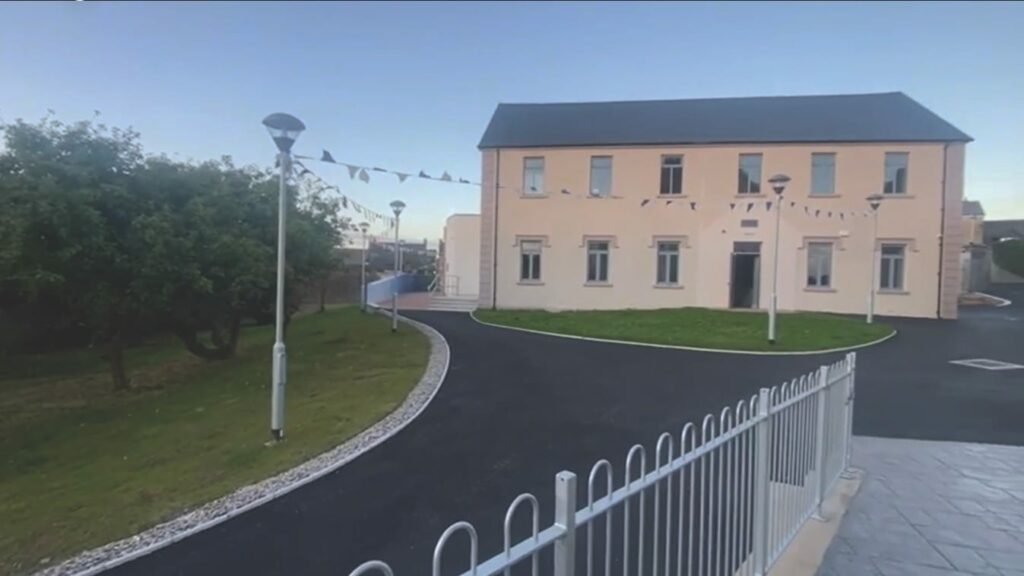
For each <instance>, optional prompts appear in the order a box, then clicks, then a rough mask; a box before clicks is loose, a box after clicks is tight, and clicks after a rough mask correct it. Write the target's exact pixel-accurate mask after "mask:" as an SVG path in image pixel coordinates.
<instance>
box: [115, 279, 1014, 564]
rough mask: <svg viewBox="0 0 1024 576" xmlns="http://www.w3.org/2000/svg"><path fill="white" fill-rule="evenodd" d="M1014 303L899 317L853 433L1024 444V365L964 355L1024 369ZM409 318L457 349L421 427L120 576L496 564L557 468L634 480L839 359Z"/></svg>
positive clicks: (874, 365)
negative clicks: (744, 406) (511, 524)
mask: <svg viewBox="0 0 1024 576" xmlns="http://www.w3.org/2000/svg"><path fill="white" fill-rule="evenodd" d="M1011 297H1015V298H1017V302H1020V303H1021V304H1018V303H1015V304H1014V305H1013V306H1010V307H1006V308H999V309H987V310H973V311H968V312H966V313H965V314H964V317H963V318H962V319H961V320H960V321H958V322H940V321H926V320H917V321H914V320H903V319H897V320H891V321H892V323H893V324H895V325H896V326H897V328H898V329H899V330H900V334H899V335H898V336H897V337H896V338H894V339H892V340H890V341H888V342H886V343H884V344H881V345H879V346H877V347H874V348H869V349H866V350H863V351H861V352H860V354H859V359H858V377H857V384H858V397H857V408H856V418H855V425H854V431H855V433H857V434H865V435H878V436H894V437H912V438H929V439H937V440H967V441H983V442H996V443H1010V444H1021V445H1024V418H1021V417H1020V416H1019V414H1020V413H1021V410H1022V408H1024V370H1018V371H1005V372H987V371H983V370H978V369H973V368H967V367H962V366H955V365H951V364H949V363H948V362H949V360H953V359H962V358H977V357H982V358H992V359H997V360H1003V361H1010V362H1014V361H1015V362H1019V363H1021V364H1024V345H1022V344H1021V339H1022V338H1024V306H1022V304H1024V290H1019V289H1018V290H1017V291H1016V293H1015V294H1011ZM410 316H412V317H414V318H416V319H418V320H421V321H424V322H426V323H428V324H430V325H432V326H434V327H435V328H437V329H438V330H439V331H440V332H441V333H442V334H443V335H444V336H445V338H446V339H447V340H448V342H449V344H450V346H451V351H452V358H451V367H450V370H449V373H448V377H447V379H446V380H445V383H444V384H443V386H442V388H441V390H440V391H439V393H438V395H437V397H436V398H435V399H434V401H433V402H432V404H431V405H430V406H429V407H428V408H427V409H426V410H425V411H424V413H423V414H422V415H421V416H420V417H419V418H418V419H417V420H415V421H414V422H412V423H411V424H410V425H409V426H408V427H406V428H405V429H404V430H403V431H402V432H400V433H399V434H397V435H396V436H395V437H393V438H392V439H390V440H388V441H387V442H386V443H384V444H383V445H381V446H379V447H378V448H376V449H374V450H372V451H370V452H369V453H367V454H364V455H363V456H361V457H359V458H358V459H357V460H355V461H353V462H352V463H350V464H349V465H347V466H345V467H343V468H342V469H340V470H338V471H337V472H335V473H333V474H330V475H328V476H326V477H324V478H322V479H320V480H317V481H316V482H313V483H311V484H308V485H306V486H304V487H302V488H300V489H298V490H296V491H294V492H292V493H290V494H288V495H286V496H284V497H282V498H280V499H278V500H275V501H273V502H271V503H268V504H266V505H264V506H262V507H260V508H257V509H255V510H252V511H250V512H247V513H245V514H243V515H241V516H238V517H236V518H233V519H231V520H229V521H227V522H225V523H223V524H220V525H219V526H217V527H215V528H212V529H210V530H207V531H205V532H202V533H200V534H197V535H195V536H192V537H190V538H188V539H186V540H183V541H181V542H178V543H176V544H174V545H171V546H169V547H167V548H164V549H162V550H160V551H158V552H156V553H153V554H151V555H148V556H145V557H143V558H141V559H138V560H136V561H133V562H130V563H128V564H125V565H122V566H120V567H118V568H115V569H114V570H111V571H110V572H108V574H118V575H122V574H138V575H147V576H153V575H170V574H175V575H177V574H181V575H184V574H188V575H205V574H218V575H222V574H247V575H259V574H296V575H320V574H324V575H326V574H332V575H345V574H348V572H349V571H350V570H352V569H353V568H354V567H355V566H357V565H358V564H360V563H361V562H363V561H365V560H369V559H381V560H385V561H387V562H388V563H389V564H391V566H392V567H393V568H395V572H396V574H397V575H398V576H403V575H413V574H424V573H426V572H427V571H428V570H429V569H430V562H431V557H432V553H433V547H434V544H435V542H436V539H437V537H438V536H439V535H440V534H441V532H442V531H443V530H444V529H445V528H446V527H447V526H448V525H450V524H451V523H453V522H455V521H458V520H468V521H470V522H472V523H473V524H474V525H475V526H476V527H477V529H478V531H479V533H480V545H481V550H480V558H481V559H483V558H487V557H489V556H490V555H492V554H494V553H496V552H497V551H498V550H499V546H500V541H501V522H502V519H503V518H504V514H505V510H506V507H507V506H508V504H509V502H510V501H511V500H512V499H513V498H514V497H515V496H516V495H517V494H519V493H521V492H532V493H534V494H535V495H536V496H537V497H538V498H539V499H540V503H541V509H542V515H541V522H542V525H543V524H546V523H547V522H549V521H550V518H551V516H550V515H551V500H552V488H553V484H554V475H555V474H556V473H557V472H558V471H560V470H563V469H568V470H572V471H575V472H576V473H577V474H580V475H582V476H584V477H585V476H586V474H587V473H588V472H589V470H590V467H591V465H592V464H593V463H594V462H595V461H596V460H598V459H600V458H608V459H609V460H611V461H612V462H613V463H614V464H615V465H616V471H617V474H616V476H617V478H618V477H621V476H620V475H621V470H622V468H621V466H622V464H621V463H622V462H623V460H624V458H625V454H626V451H627V449H628V448H629V447H630V446H631V445H632V444H634V443H637V442H642V443H644V444H646V445H648V447H649V449H651V450H652V449H653V444H654V441H655V439H656V438H657V436H658V434H659V433H661V432H663V431H669V432H672V433H673V434H678V432H679V430H680V429H681V428H682V426H683V425H684V424H685V423H686V422H689V421H695V422H698V421H699V420H700V419H701V418H702V417H703V416H704V415H705V414H706V413H708V412H716V413H717V412H718V411H719V410H720V409H721V408H722V407H723V406H725V405H726V404H731V405H735V403H736V401H737V400H738V399H739V398H742V397H749V396H750V395H752V394H753V393H755V392H756V390H757V389H758V388H760V387H761V386H770V385H776V384H779V383H781V382H782V381H784V380H785V379H787V378H790V377H793V376H797V375H799V374H802V373H804V372H807V371H810V370H812V369H814V368H816V367H817V366H819V365H820V364H823V363H826V362H830V361H834V360H835V359H837V358H838V357H839V356H840V355H818V356H798V357H764V356H736V355H729V354H709V353H697V352H686V351H676V350H665V349H657V348H645V347H636V346H621V345H614V344H601V343H593V342H584V341H578V340H569V339H563V338H553V337H546V336H539V335H532V334H525V333H520V332H514V331H508V330H502V329H498V328H491V327H487V326H483V325H479V324H477V323H475V322H474V321H473V320H472V319H471V318H469V317H468V315H463V314H453V313H431V312H418V313H410ZM887 321H888V320H887ZM581 494H583V491H582V490H581ZM452 553H453V554H459V552H458V551H457V550H455V549H453V550H452ZM463 558H464V557H463ZM458 560H459V561H461V560H462V558H459V559H458ZM462 566H464V565H462Z"/></svg>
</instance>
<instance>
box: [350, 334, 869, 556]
mask: <svg viewBox="0 0 1024 576" xmlns="http://www.w3.org/2000/svg"><path fill="white" fill-rule="evenodd" d="M855 373H856V355H855V353H852V352H851V353H849V354H847V355H846V357H845V358H844V359H842V360H840V361H838V362H836V363H834V364H831V365H828V366H822V367H821V368H819V369H818V370H815V371H813V372H811V373H808V374H805V375H803V376H800V377H799V378H795V379H793V380H792V381H790V382H786V383H785V384H783V385H781V386H777V387H774V388H771V389H768V388H762V389H761V390H760V393H759V394H756V395H754V396H753V397H751V398H750V399H749V400H741V401H740V402H739V403H738V404H737V405H736V407H735V408H732V407H726V408H724V409H723V410H722V411H721V413H720V414H719V415H718V416H717V417H715V416H713V415H710V414H709V415H707V416H706V417H705V418H704V420H703V421H702V423H701V425H700V427H699V429H698V428H697V427H696V426H694V425H693V424H692V423H691V424H687V425H686V426H685V427H683V429H682V432H681V433H680V435H679V437H678V440H679V443H678V449H677V445H676V443H675V440H676V438H675V437H674V436H673V435H671V434H669V433H667V432H666V433H664V434H662V435H661V436H660V437H659V438H658V440H657V444H656V446H655V449H654V454H653V456H654V458H653V463H652V466H650V467H648V453H647V450H646V449H645V448H644V446H643V445H640V444H637V445H635V446H633V447H632V448H631V449H630V450H629V452H628V453H627V455H626V460H625V464H624V469H623V471H622V478H623V482H622V484H621V485H619V486H618V487H617V488H616V487H615V481H614V467H613V465H612V464H611V462H609V461H608V460H600V461H598V462H597V463H596V464H594V466H593V468H592V469H591V471H590V474H589V476H588V478H587V484H586V487H585V488H586V495H585V496H586V498H585V499H584V500H583V501H585V505H583V507H582V508H578V506H579V502H580V501H578V496H579V495H578V493H577V492H578V487H577V477H576V475H575V474H573V473H572V472H568V471H563V472H560V473H558V474H557V475H556V477H555V510H554V512H555V515H554V516H555V518H554V522H553V523H552V524H551V525H549V526H547V527H544V528H543V529H541V524H540V506H539V504H538V501H537V498H536V497H534V496H533V495H532V494H521V495H519V496H518V497H517V498H515V499H514V500H513V501H512V504H511V505H510V506H509V508H508V511H507V512H506V514H505V522H504V548H503V550H502V551H501V552H500V553H498V554H496V555H495V556H493V557H491V558H488V559H485V560H483V561H482V562H481V561H479V558H478V537H477V532H476V529H475V528H474V527H473V525H472V524H470V523H468V522H456V523H455V524H452V525H451V526H450V527H449V528H448V529H447V530H445V531H444V533H443V534H442V535H441V537H440V538H439V539H438V541H437V545H436V546H435V548H434V557H433V566H432V575H433V576H441V572H442V568H441V563H442V556H443V555H444V551H445V548H446V545H447V544H448V542H449V540H450V539H451V538H452V537H453V536H455V535H456V534H457V533H460V532H461V533H465V534H466V535H467V537H468V540H469V558H468V567H467V568H466V569H465V571H463V572H461V574H462V575H463V576H491V575H495V574H499V573H503V574H504V575H505V576H509V575H510V574H511V571H512V569H513V568H514V567H515V568H516V570H523V571H525V570H526V568H528V569H529V572H530V574H532V576H538V574H540V570H541V569H542V568H543V570H544V573H545V574H549V573H550V574H554V575H555V576H576V575H577V574H585V575H586V576H594V575H595V574H596V575H598V576H612V574H613V573H614V574H619V573H621V574H622V576H630V575H631V574H633V575H637V576H645V575H647V574H652V575H664V576H683V575H686V576H707V575H715V576H718V575H721V576H733V575H742V576H762V575H764V574H767V573H768V571H769V569H770V568H771V567H772V565H773V564H774V563H775V561H776V560H778V558H779V557H780V556H781V555H782V553H783V552H784V551H785V549H786V547H787V546H788V545H789V544H790V542H792V540H793V538H795V536H796V534H797V532H798V531H799V530H800V528H801V526H802V525H803V524H804V523H805V522H806V521H807V520H808V519H809V518H811V517H812V516H815V515H816V514H819V513H820V509H821V505H822V502H823V500H824V499H825V497H826V495H827V493H828V492H829V491H830V490H831V488H832V486H833V484H834V483H835V482H836V481H837V480H838V479H839V477H840V474H841V473H842V471H843V470H844V469H845V468H846V467H847V466H848V465H849V450H850V436H851V429H852V428H851V424H852V420H853V398H854V379H855ZM523 507H526V508H528V510H529V512H530V514H531V526H532V532H531V534H530V536H529V537H528V538H526V539H523V540H519V541H514V540H513V538H512V535H511V530H512V522H513V518H514V517H515V516H516V514H517V513H519V510H520V508H523ZM578 540H579V542H578ZM552 551H553V553H551V552H552ZM542 553H543V554H545V555H546V557H550V559H551V563H550V564H548V563H547V562H545V565H544V566H543V567H542V566H541V562H540V559H541V555H542ZM527 561H528V564H527ZM372 572H377V573H381V574H383V575H384V576H394V575H393V573H392V570H391V568H390V566H388V565H387V564H385V563H383V562H380V561H376V560H375V561H370V562H366V563H364V564H362V565H360V566H359V567H357V568H356V569H355V570H353V571H352V573H351V574H350V576H363V575H364V574H367V573H372ZM449 572H450V571H449Z"/></svg>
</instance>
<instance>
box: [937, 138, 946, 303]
mask: <svg viewBox="0 0 1024 576" xmlns="http://www.w3.org/2000/svg"><path fill="white" fill-rule="evenodd" d="M948 157H949V142H946V143H945V144H943V145H942V190H941V195H942V210H941V211H940V212H939V278H938V282H939V286H938V288H939V289H938V290H937V292H938V295H939V298H938V301H937V302H936V303H935V317H936V318H942V262H943V260H942V255H943V254H942V253H943V245H944V242H945V239H946V159H947V158H948Z"/></svg>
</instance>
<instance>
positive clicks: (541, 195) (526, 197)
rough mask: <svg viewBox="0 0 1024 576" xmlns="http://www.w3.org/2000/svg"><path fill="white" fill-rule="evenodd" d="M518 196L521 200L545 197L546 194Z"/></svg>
mask: <svg viewBox="0 0 1024 576" xmlns="http://www.w3.org/2000/svg"><path fill="white" fill-rule="evenodd" d="M519 197H520V198H522V199H523V200H535V199H539V198H547V197H548V195H547V194H520V195H519Z"/></svg>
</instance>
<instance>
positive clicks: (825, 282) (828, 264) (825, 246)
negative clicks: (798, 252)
mask: <svg viewBox="0 0 1024 576" xmlns="http://www.w3.org/2000/svg"><path fill="white" fill-rule="evenodd" d="M831 286H832V243H831V242H808V243H807V287H808V288H830V287H831Z"/></svg>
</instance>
